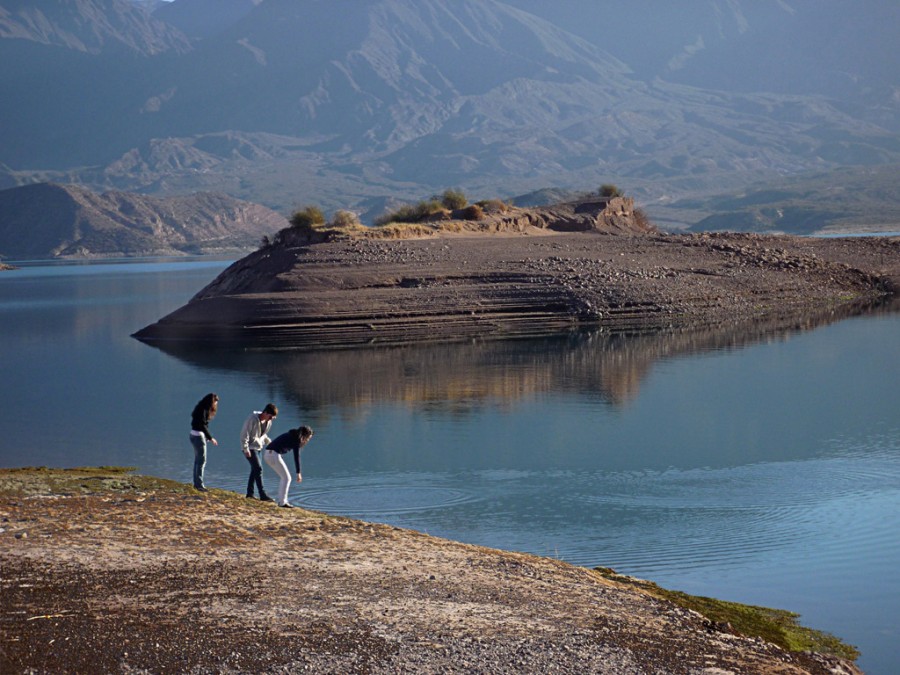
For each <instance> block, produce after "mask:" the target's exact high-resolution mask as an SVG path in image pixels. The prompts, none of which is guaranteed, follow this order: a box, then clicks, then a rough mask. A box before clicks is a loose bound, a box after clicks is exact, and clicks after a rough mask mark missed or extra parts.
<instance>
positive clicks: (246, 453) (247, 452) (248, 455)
mask: <svg viewBox="0 0 900 675" xmlns="http://www.w3.org/2000/svg"><path fill="white" fill-rule="evenodd" d="M244 457H246V458H247V459H250V451H249V450H244Z"/></svg>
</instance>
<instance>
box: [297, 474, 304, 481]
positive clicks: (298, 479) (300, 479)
mask: <svg viewBox="0 0 900 675" xmlns="http://www.w3.org/2000/svg"><path fill="white" fill-rule="evenodd" d="M297 482H298V483H302V482H303V476H301V475H300V474H299V473H298V474H297Z"/></svg>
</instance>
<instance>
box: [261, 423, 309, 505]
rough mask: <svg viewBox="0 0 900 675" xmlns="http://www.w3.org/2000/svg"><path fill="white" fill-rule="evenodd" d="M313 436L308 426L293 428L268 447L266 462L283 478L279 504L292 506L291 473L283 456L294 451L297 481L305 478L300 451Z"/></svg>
mask: <svg viewBox="0 0 900 675" xmlns="http://www.w3.org/2000/svg"><path fill="white" fill-rule="evenodd" d="M312 436H313V430H312V429H310V428H309V427H307V426H302V427H298V428H296V429H291V430H290V431H288V432H287V433H283V434H281V436H279V437H278V438H276V439H275V440H274V441H272V442H271V443H269V445H268V446H267V447H266V452H265V454H263V458H264V459H265V460H266V464H268V465H269V466H271V467H272V468H273V469H274V470H275V473H277V474H278V477H279V478H281V484H280V485H279V486H278V506H283V507H285V508H291V507H292V505H291V503H290V502H289V501H288V490H289V489H290V487H291V474H290V472H289V471H288V468H287V465H286V464H285V463H284V458H283V456H284V455H286V454H287V453H289V452H292V451H293V453H294V468H295V469H297V482H298V483H299V482H300V481H302V480H303V474H302V473H301V472H300V468H301V463H300V451H301V450H302V449H303V446H304V445H306V444H307V443H308V442H309V439H310V438H312Z"/></svg>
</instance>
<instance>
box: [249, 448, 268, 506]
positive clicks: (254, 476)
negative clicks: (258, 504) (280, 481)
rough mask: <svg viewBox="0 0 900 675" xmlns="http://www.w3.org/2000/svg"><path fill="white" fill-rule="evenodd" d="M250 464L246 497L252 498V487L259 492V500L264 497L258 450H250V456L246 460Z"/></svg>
mask: <svg viewBox="0 0 900 675" xmlns="http://www.w3.org/2000/svg"><path fill="white" fill-rule="evenodd" d="M247 461H248V462H250V478H249V479H248V480H247V496H248V497H252V496H253V486H254V485H255V486H256V489H257V490H258V491H259V498H260V499H262V498H263V497H265V496H266V491H265V489H264V488H263V482H262V464H260V463H259V450H250V456H249V457H248V458H247Z"/></svg>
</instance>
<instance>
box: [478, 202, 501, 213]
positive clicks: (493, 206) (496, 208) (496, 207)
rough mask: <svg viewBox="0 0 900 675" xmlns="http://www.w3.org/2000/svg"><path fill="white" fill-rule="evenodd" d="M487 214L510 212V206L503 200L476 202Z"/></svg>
mask: <svg viewBox="0 0 900 675" xmlns="http://www.w3.org/2000/svg"><path fill="white" fill-rule="evenodd" d="M476 203H477V205H478V206H480V207H481V208H482V210H483V211H484V212H485V213H488V214H490V213H506V212H507V211H509V204H507V203H506V202H504V201H503V200H502V199H482V200H481V201H480V202H476Z"/></svg>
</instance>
